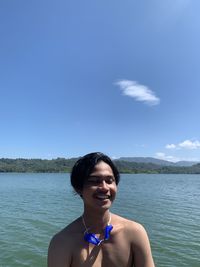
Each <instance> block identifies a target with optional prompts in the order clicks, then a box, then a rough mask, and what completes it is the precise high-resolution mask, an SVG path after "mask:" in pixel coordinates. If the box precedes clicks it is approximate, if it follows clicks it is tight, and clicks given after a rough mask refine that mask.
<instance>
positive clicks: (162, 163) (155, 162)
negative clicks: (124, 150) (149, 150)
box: [119, 157, 174, 166]
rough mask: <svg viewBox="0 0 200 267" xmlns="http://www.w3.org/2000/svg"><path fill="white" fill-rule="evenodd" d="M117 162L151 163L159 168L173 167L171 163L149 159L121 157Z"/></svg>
mask: <svg viewBox="0 0 200 267" xmlns="http://www.w3.org/2000/svg"><path fill="white" fill-rule="evenodd" d="M119 160H122V161H128V162H137V163H153V164H157V165H160V166H174V163H173V162H171V161H167V160H162V159H156V158H151V157H121V158H119Z"/></svg>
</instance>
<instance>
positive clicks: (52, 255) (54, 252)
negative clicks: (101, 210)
mask: <svg viewBox="0 0 200 267" xmlns="http://www.w3.org/2000/svg"><path fill="white" fill-rule="evenodd" d="M76 225H77V220H76V221H74V222H73V223H71V224H69V225H68V226H67V227H65V228H64V229H62V230H61V231H60V232H58V233H57V234H55V235H54V236H53V238H52V239H51V241H50V244H49V249H48V267H55V266H59V267H68V266H70V264H71V258H72V249H73V238H72V237H73V234H72V233H73V232H74V231H75V229H76Z"/></svg>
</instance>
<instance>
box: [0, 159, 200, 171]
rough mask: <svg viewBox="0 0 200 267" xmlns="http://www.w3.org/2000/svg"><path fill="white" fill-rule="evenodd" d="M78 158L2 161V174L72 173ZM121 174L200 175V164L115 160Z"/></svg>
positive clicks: (0, 163)
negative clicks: (178, 164) (175, 164)
mask: <svg viewBox="0 0 200 267" xmlns="http://www.w3.org/2000/svg"><path fill="white" fill-rule="evenodd" d="M77 159H78V158H70V159H65V158H57V159H51V160H47V159H23V158H17V159H8V158H1V159H0V172H19V173H23V172H24V173H40V172H41V173H59V172H61V173H62V172H63V173H64V172H66V173H68V172H70V171H71V168H72V166H73V165H74V163H75V162H76V160H77ZM114 162H115V164H116V166H117V167H118V169H119V171H120V173H147V174H148V173H150V174H153V173H155V174H200V163H198V164H194V165H192V166H170V165H169V166H167V165H165V166H163V165H160V164H155V163H152V162H130V161H126V160H120V159H118V160H114Z"/></svg>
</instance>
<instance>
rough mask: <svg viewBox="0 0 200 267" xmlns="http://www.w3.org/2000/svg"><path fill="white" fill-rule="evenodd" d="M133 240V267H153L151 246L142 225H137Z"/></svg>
mask: <svg viewBox="0 0 200 267" xmlns="http://www.w3.org/2000/svg"><path fill="white" fill-rule="evenodd" d="M133 238H134V242H133V255H134V266H135V267H155V265H154V261H153V257H152V253H151V246H150V242H149V238H148V235H147V233H146V230H145V229H144V227H143V226H142V225H138V226H137V230H136V232H135V236H134V237H133Z"/></svg>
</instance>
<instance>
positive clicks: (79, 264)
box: [71, 243, 133, 267]
mask: <svg viewBox="0 0 200 267" xmlns="http://www.w3.org/2000/svg"><path fill="white" fill-rule="evenodd" d="M132 261H133V260H132V255H131V249H130V247H129V246H128V244H123V243H122V244H120V243H118V244H115V243H102V244H101V245H100V246H93V245H88V244H86V245H85V246H84V247H80V248H77V249H76V252H75V253H74V255H73V260H72V265H71V267H91V266H93V267H108V266H109V267H119V266H120V267H132V266H133V265H132Z"/></svg>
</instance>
